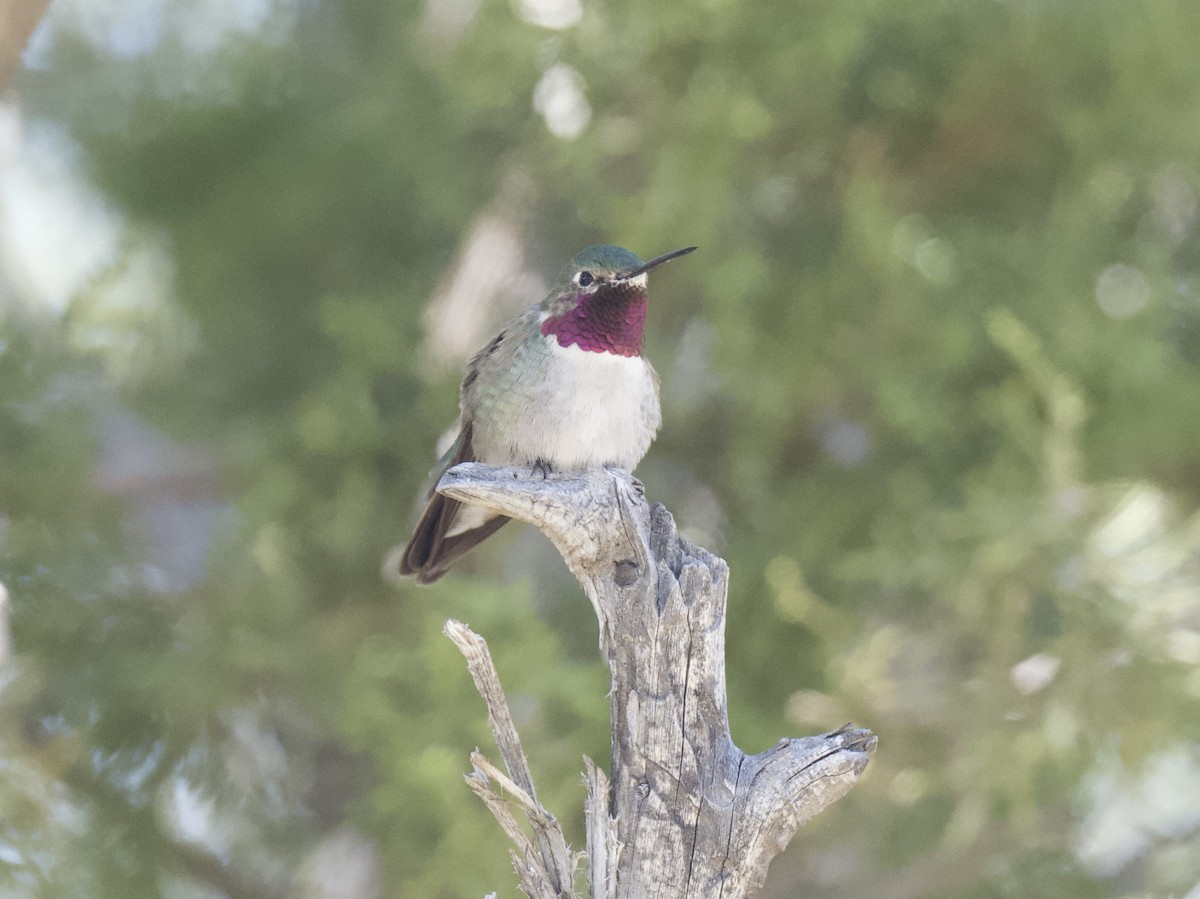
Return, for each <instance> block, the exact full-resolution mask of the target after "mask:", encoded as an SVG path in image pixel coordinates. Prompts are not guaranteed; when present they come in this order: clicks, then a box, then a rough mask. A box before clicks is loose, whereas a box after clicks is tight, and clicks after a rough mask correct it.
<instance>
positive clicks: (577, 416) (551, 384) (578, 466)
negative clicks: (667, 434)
mask: <svg viewBox="0 0 1200 899" xmlns="http://www.w3.org/2000/svg"><path fill="white" fill-rule="evenodd" d="M542 339H543V340H545V341H546V342H547V346H548V352H547V354H546V357H545V358H546V366H547V370H546V372H545V373H544V374H543V375H541V376H539V377H538V378H537V381H536V383H533V384H529V385H523V386H526V390H522V393H524V394H526V395H525V396H523V397H522V400H524V402H522V403H521V405H522V406H523V407H524V411H525V415H523V416H522V417H521V418H522V420H521V421H520V422H518V423H517V425H516V426H515V427H513V428H512V429H511V431H510V433H509V434H508V435H507V436H508V438H509V439H508V440H507V441H506V442H507V443H508V445H509V448H510V450H511V452H512V461H515V462H526V463H530V464H532V463H533V462H534V461H535V460H537V459H543V460H546V461H548V462H550V463H551V464H552V465H553V466H554V467H556V468H560V469H565V470H568V471H570V470H583V469H587V468H595V467H597V466H600V465H617V466H619V467H621V468H626V469H632V468H634V466H636V465H637V463H638V462H640V461H641V459H642V456H644V455H645V454H646V450H647V449H649V447H650V441H651V440H653V439H654V435H655V433H657V431H658V427H659V425H660V424H661V422H662V415H661V412H660V411H659V404H658V389H657V381H656V378H655V375H654V370H653V369H652V368H651V367H650V363H649V362H647V361H646V360H645V359H643V358H642V357H640V356H618V355H616V354H614V353H593V352H588V351H587V350H581V349H580V348H579V347H577V346H568V347H563V346H559V344H558V341H557V340H556V339H555V338H554V337H553V336H547V337H544V338H542Z"/></svg>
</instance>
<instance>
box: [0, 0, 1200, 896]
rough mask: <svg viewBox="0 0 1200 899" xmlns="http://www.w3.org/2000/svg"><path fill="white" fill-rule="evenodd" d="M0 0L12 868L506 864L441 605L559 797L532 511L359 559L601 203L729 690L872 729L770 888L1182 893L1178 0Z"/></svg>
mask: <svg viewBox="0 0 1200 899" xmlns="http://www.w3.org/2000/svg"><path fill="white" fill-rule="evenodd" d="M0 5H2V6H3V9H2V10H0V31H4V32H5V33H4V34H3V35H2V36H0V37H2V39H0V53H2V54H3V59H0V63H2V64H0V76H3V77H4V78H5V79H6V82H7V89H6V92H5V93H4V94H3V102H2V105H0V583H2V584H3V589H2V590H0V606H2V607H3V611H4V629H3V630H0V638H2V639H0V649H2V651H3V655H4V662H3V664H4V666H5V667H4V673H3V675H2V680H0V684H2V689H0V896H3V897H68V896H69V897H141V896H167V897H172V899H192V897H219V896H226V897H251V896H253V897H262V896H266V897H270V896H280V897H283V896H298V897H312V899H316V897H363V899H373V897H384V896H388V897H393V896H406V897H422V899H424V897H439V899H440V897H460V896H462V897H471V896H476V897H477V896H482V895H483V894H484V893H485V892H488V891H490V890H498V891H499V894H500V895H501V896H514V895H516V888H515V885H514V884H515V879H514V877H513V874H512V872H511V870H510V868H509V862H508V859H507V848H508V847H507V845H506V842H505V839H504V837H503V835H502V834H501V832H500V830H499V828H498V827H497V826H496V825H495V823H494V822H493V821H492V820H491V818H490V817H489V815H488V814H487V812H486V811H485V810H484V808H483V807H482V806H481V804H480V803H479V802H478V801H477V800H476V799H475V798H474V797H473V796H472V795H471V794H470V793H469V791H468V790H467V788H466V787H465V786H464V785H463V783H462V782H461V775H462V773H463V772H464V771H465V770H466V769H467V768H468V767H469V766H468V762H467V754H468V753H469V751H470V750H472V749H473V748H475V747H476V746H480V747H482V748H483V749H484V750H485V751H489V750H490V748H491V738H490V734H489V732H488V729H487V725H486V721H485V714H484V708H483V705H482V702H481V701H480V700H479V698H478V697H477V696H476V694H475V693H474V690H473V689H472V687H471V684H470V680H469V678H468V676H467V674H466V671H465V670H464V666H463V664H462V660H461V658H460V657H459V656H458V655H457V653H456V651H455V650H454V649H453V647H452V646H451V645H450V644H449V643H448V642H447V641H446V640H445V639H444V638H443V637H442V636H441V635H440V628H441V625H442V622H443V621H444V619H445V618H446V617H448V616H455V617H458V618H461V619H464V620H466V621H468V622H470V623H471V624H472V625H473V626H474V627H475V628H476V629H478V630H479V631H480V632H482V633H483V634H484V635H485V636H486V637H487V638H488V639H489V641H490V643H491V646H492V649H493V652H494V653H495V655H496V657H497V662H498V665H499V668H500V672H501V676H502V678H503V679H504V681H505V685H506V687H507V689H508V691H509V693H510V699H511V700H512V702H513V705H514V710H515V713H516V715H517V717H518V722H519V725H520V728H521V730H522V733H523V736H524V738H525V740H526V742H527V745H528V748H529V752H530V755H531V759H532V764H533V768H534V772H535V776H536V778H537V780H538V783H539V789H540V791H541V793H542V798H543V800H544V801H545V803H546V804H547V805H548V806H549V807H550V808H551V809H553V810H554V811H555V812H556V813H557V814H558V815H559V817H560V818H561V819H562V820H563V821H564V822H565V823H566V824H567V827H568V833H569V835H570V837H571V838H572V841H573V843H574V844H575V845H576V846H579V845H582V837H583V835H582V824H581V807H582V800H583V788H582V786H581V784H580V771H581V769H582V762H581V756H582V755H583V754H584V753H587V754H590V755H592V756H593V757H595V758H597V759H598V760H601V761H602V762H605V763H606V762H607V758H608V720H607V716H608V703H607V700H606V698H605V692H606V690H607V679H606V672H605V671H604V669H603V667H602V665H601V663H600V659H599V656H598V653H597V651H596V631H595V621H594V619H593V617H592V613H591V611H590V609H589V607H588V605H587V603H586V602H585V600H584V598H583V596H582V594H581V592H580V590H579V589H578V587H577V585H576V584H575V583H574V582H573V581H572V580H571V578H570V577H569V575H568V574H567V572H566V570H565V568H564V566H563V565H562V563H561V560H559V559H558V557H557V556H556V555H555V553H554V551H553V549H552V548H551V547H550V546H549V544H548V543H546V542H545V541H544V540H543V539H542V538H541V537H540V536H539V535H537V534H536V533H533V532H531V531H530V530H529V529H528V528H520V527H516V526H513V527H510V528H507V529H506V530H505V531H504V532H502V534H501V535H500V536H498V537H496V538H494V539H493V540H492V541H490V542H489V543H488V544H487V545H486V547H484V548H481V550H480V551H478V552H476V553H474V554H473V555H472V556H471V557H470V559H469V561H464V563H463V564H462V565H460V566H459V567H458V568H457V569H456V570H455V571H454V572H453V573H452V574H451V575H450V576H448V577H446V578H445V579H444V580H443V581H442V582H440V583H439V584H437V585H436V586H435V587H431V588H424V589H418V588H416V587H414V586H413V585H411V584H408V583H402V584H394V583H388V582H387V581H386V580H385V579H384V578H382V577H381V575H380V562H381V560H382V559H383V558H384V556H385V554H386V552H387V551H388V549H389V548H390V547H391V546H393V545H394V544H395V543H397V542H401V541H403V540H404V539H405V538H406V536H407V531H408V528H409V527H410V525H411V523H412V521H413V518H414V515H415V512H416V508H417V497H418V495H419V493H420V491H421V489H422V486H423V483H424V481H425V478H426V475H427V473H428V470H429V467H430V466H431V464H432V462H433V459H434V458H435V449H434V447H435V444H436V443H437V441H438V439H439V437H440V436H441V435H442V434H443V432H444V431H445V429H446V428H447V427H449V426H450V424H451V422H452V420H453V417H454V414H455V412H456V400H457V395H456V386H457V382H458V378H459V376H460V374H461V367H462V364H463V362H464V360H465V359H466V357H467V356H468V355H469V354H470V353H471V352H473V351H474V350H475V349H477V348H478V347H479V346H480V345H481V344H482V343H483V342H485V341H486V339H487V337H488V336H489V333H490V332H491V330H492V329H493V328H494V327H495V326H496V325H497V324H498V323H499V322H501V321H503V320H504V319H505V318H507V317H508V316H510V315H511V314H513V313H514V312H515V311H517V310H519V309H521V308H523V307H525V306H527V305H529V304H531V303H532V302H534V301H536V300H537V299H539V298H540V297H541V295H542V292H543V290H544V289H545V285H546V283H547V280H548V279H549V278H551V277H553V276H554V275H555V274H556V273H557V271H558V270H559V268H560V267H561V266H562V265H563V263H564V262H565V260H566V259H567V258H568V257H569V256H570V255H571V254H572V253H574V252H575V251H576V250H577V249H579V248H580V247H581V246H583V245H585V244H588V243H593V242H612V243H618V244H621V245H625V246H628V247H630V248H632V249H634V250H635V251H636V252H638V253H639V254H641V255H643V256H649V255H650V254H655V253H660V252H664V251H666V250H670V249H673V248H675V247H677V246H683V245H687V244H698V245H699V246H700V247H701V250H700V251H699V252H697V253H695V254H694V255H692V256H690V257H688V258H687V259H686V260H684V261H681V262H678V263H675V264H673V265H671V266H669V267H667V268H664V269H662V270H661V271H660V272H657V273H656V274H655V277H654V285H653V290H652V309H651V314H650V320H649V326H648V327H649V333H648V355H649V356H650V357H651V359H653V360H654V362H655V363H656V365H657V367H658V370H659V372H660V374H661V376H662V381H663V404H664V417H665V425H664V427H663V430H662V432H661V434H660V436H659V439H658V441H657V442H656V444H655V445H654V447H653V448H652V450H651V452H650V455H649V456H648V458H647V459H646V461H645V462H644V463H643V465H642V466H641V468H640V469H639V475H640V476H641V477H642V479H643V480H644V482H645V483H646V486H647V490H648V493H649V495H650V497H651V498H652V499H655V500H659V501H662V502H665V503H666V504H667V505H668V506H669V507H670V508H671V509H672V510H673V512H674V513H675V515H676V516H677V518H678V520H679V522H680V525H681V527H682V528H683V530H684V532H685V533H686V534H687V535H689V536H690V537H692V538H693V539H695V540H696V541H698V542H700V543H701V544H703V545H705V546H707V547H709V548H710V549H712V550H714V551H715V552H717V553H719V554H721V555H722V556H724V557H725V558H726V559H727V560H728V562H729V564H730V567H731V569H732V586H731V592H730V602H729V658H728V677H729V690H730V702H731V714H732V719H733V720H732V724H733V731H734V738H735V740H736V741H737V742H738V743H739V745H741V746H742V747H744V748H746V749H747V750H749V751H752V752H753V751H759V750H762V749H764V748H766V747H767V746H769V745H770V744H772V743H773V742H774V741H775V740H776V739H778V738H779V737H780V736H783V735H799V734H806V733H815V732H819V731H823V730H828V729H831V728H833V727H836V726H838V725H840V724H842V723H843V722H845V721H854V722H855V723H856V724H859V725H862V726H866V727H870V728H872V729H874V730H875V731H876V732H878V734H879V735H880V746H879V751H878V754H877V756H876V758H875V760H874V761H873V763H872V765H871V767H870V769H869V771H868V773H867V775H866V776H865V778H864V779H863V780H862V781H861V782H860V783H859V784H858V786H857V787H855V789H854V790H853V791H852V792H851V793H850V795H849V796H848V797H847V798H846V799H844V800H843V801H841V802H840V803H838V804H837V805H836V806H834V807H833V808H831V809H830V810H829V811H827V812H826V813H825V814H824V815H822V816H821V817H819V818H818V819H816V820H815V821H814V822H812V823H811V824H810V825H808V826H807V827H806V828H804V829H803V830H802V831H801V832H800V833H799V835H798V836H797V838H796V839H795V841H794V842H793V844H792V846H791V847H790V848H789V849H788V851H787V852H786V853H785V854H784V855H782V856H780V857H779V858H778V859H777V860H776V861H775V863H774V864H773V866H772V868H771V873H770V879H769V882H768V885H767V888H766V890H765V892H764V895H766V896H771V897H791V896H805V897H830V899H832V897H852V896H884V897H978V899H993V897H995V899H1000V897H1021V899H1025V897H1056V899H1058V897H1108V896H1114V897H1180V899H1184V897H1188V899H1197V897H1200V742H1198V741H1200V513H1198V511H1197V510H1198V507H1200V242H1198V240H1200V217H1198V197H1200V165H1198V161H1200V160H1198V154H1200V43H1198V39H1197V35H1200V5H1198V4H1196V3H1189V2H1172V0H1155V2H1146V3H1139V2H1132V0H1094V2H1092V0H1089V2H1059V3H1047V2H1039V0H1005V2H1000V0H967V2H957V3H951V2H912V0H892V2H887V3H881V2H871V0H847V2H843V3H838V4H828V3H814V2H806V0H798V2H783V0H775V2H759V3H746V2H736V0H702V2H695V3H682V2H663V3H653V4H650V3H640V2H635V0H511V2H501V0H390V2H379V0H343V2H337V3H335V2H331V0H243V2H237V3H235V2H223V0H134V2H117V0H55V2H53V3H50V4H49V6H48V8H47V7H46V3H45V2H44V0H7V2H6V3H4V4H0ZM39 20H40V21H39ZM35 26H36V30H32V37H31V39H30V40H29V41H28V44H27V45H25V33H26V30H28V29H34V27H35ZM22 46H24V50H23V51H22V49H21V47H22ZM10 76H11V78H10Z"/></svg>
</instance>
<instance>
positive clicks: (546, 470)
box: [529, 459, 554, 481]
mask: <svg viewBox="0 0 1200 899" xmlns="http://www.w3.org/2000/svg"><path fill="white" fill-rule="evenodd" d="M553 471H554V468H553V467H552V466H551V465H550V463H549V462H547V461H546V460H545V459H535V460H534V462H533V468H532V469H530V472H529V473H530V474H538V473H540V474H541V476H542V480H543V481H544V480H546V477H547V475H549V474H550V473H551V472H553Z"/></svg>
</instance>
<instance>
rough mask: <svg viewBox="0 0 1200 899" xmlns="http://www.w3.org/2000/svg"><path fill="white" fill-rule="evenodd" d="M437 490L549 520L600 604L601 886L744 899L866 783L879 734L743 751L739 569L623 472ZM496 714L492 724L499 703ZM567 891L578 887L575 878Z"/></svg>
mask: <svg viewBox="0 0 1200 899" xmlns="http://www.w3.org/2000/svg"><path fill="white" fill-rule="evenodd" d="M438 490H440V491H441V492H442V493H444V494H446V495H447V496H449V497H452V498H454V499H458V500H462V501H464V502H469V503H472V504H475V505H479V506H484V507H487V508H489V509H492V510H494V511H496V512H500V513H502V514H504V515H508V516H510V517H512V518H518V519H521V520H522V521H527V522H529V523H531V524H533V525H535V526H536V527H538V528H539V529H540V530H541V531H542V532H543V533H545V534H546V535H547V536H548V537H549V538H550V539H551V540H552V541H553V542H554V544H555V546H556V547H557V548H558V550H559V552H560V553H561V554H562V556H563V558H564V560H565V561H566V563H567V565H568V567H569V568H570V569H571V572H572V573H573V574H574V575H575V577H576V578H577V579H578V580H579V582H580V584H581V585H582V586H583V589H584V592H585V593H586V594H587V596H588V599H589V600H590V601H591V603H592V607H593V608H594V609H595V611H596V617H597V619H598V621H599V626H600V648H601V651H602V653H603V655H604V657H605V660H606V662H607V663H608V666H609V670H610V672H611V675H612V693H611V702H612V755H613V760H612V772H613V773H612V782H611V790H610V792H611V796H610V804H609V810H608V811H607V812H606V811H605V810H604V809H603V808H602V807H601V803H600V800H599V799H596V800H595V801H593V802H589V807H588V810H587V816H588V850H589V852H588V855H589V879H588V888H589V894H590V895H591V896H592V897H593V899H598V897H608V896H613V897H629V899H634V897H636V899H642V897H656V899H675V897H710V896H711V897H725V899H732V897H741V896H749V895H751V894H753V893H754V892H755V891H757V889H758V888H759V887H760V886H761V885H762V883H763V881H764V879H765V878H766V874H767V866H768V864H769V863H770V861H771V859H772V858H773V857H774V856H775V855H776V854H777V853H779V852H780V851H781V850H782V849H783V848H784V847H785V846H786V845H787V844H788V842H789V841H790V840H791V838H792V836H793V834H795V832H796V830H797V829H798V828H799V827H800V826H801V825H802V824H804V823H805V822H806V821H808V820H809V819H810V818H812V817H813V816H814V815H816V814H817V813H818V812H820V811H821V810H822V809H824V808H826V807H827V806H828V805H830V804H831V803H833V802H835V801H836V800H838V799H840V798H841V797H842V796H844V795H845V794H846V792H847V791H848V790H849V789H850V787H851V786H853V785H854V783H855V781H857V779H858V777H859V776H860V775H861V774H862V772H863V770H864V769H865V768H866V765H867V762H868V760H869V759H870V756H871V754H872V753H873V752H874V750H875V744H876V738H875V736H874V735H873V734H871V733H870V732H869V731H866V730H859V729H855V728H851V727H849V726H845V727H841V728H839V729H837V730H835V731H832V732H830V733H827V734H822V735H820V736H815V737H803V738H799V739H783V740H780V741H779V743H777V744H776V745H775V746H773V747H772V748H771V749H768V750H767V751H765V752H761V753H758V754H757V755H747V754H746V753H744V752H742V750H740V749H738V747H737V746H735V745H734V743H733V740H732V739H731V737H730V733H729V714H728V707H727V704H726V695H725V607H726V592H727V588H728V580H729V570H728V567H727V566H726V564H725V562H724V561H723V560H721V559H719V558H717V557H716V556H714V555H712V554H711V553H709V552H707V551H706V550H704V549H701V548H700V547H697V546H695V545H693V544H692V543H691V542H689V541H688V540H685V539H683V538H681V537H680V536H679V535H678V533H677V532H676V529H675V523H674V520H673V519H672V517H671V515H670V513H669V512H667V510H666V509H665V508H663V507H662V506H661V505H654V506H650V505H648V504H647V503H646V501H645V498H644V496H643V493H642V489H641V484H640V483H638V482H637V481H636V480H635V479H634V478H632V477H631V476H630V475H628V474H627V473H625V472H623V471H618V470H607V469H601V470H597V471H592V472H587V473H583V474H569V475H551V476H550V477H548V478H542V477H541V476H540V475H531V474H530V472H528V471H527V470H524V469H512V468H492V467H489V466H485V465H481V464H477V463H466V464H462V465H458V466H456V467H454V468H452V469H451V470H450V471H448V472H446V474H445V475H444V476H443V477H442V480H441V482H440V483H439V484H438ZM456 642H457V641H456ZM497 689H498V686H497ZM481 692H483V689H482V688H481ZM485 698H486V697H485ZM500 699H501V702H502V700H503V697H502V694H501V698H500ZM489 710H490V711H491V713H492V718H493V722H495V720H496V718H497V712H496V710H495V708H494V707H493V703H492V701H491V700H489ZM498 733H499V732H498ZM498 738H499V736H498ZM506 739H507V737H506ZM477 767H478V766H477ZM511 770H512V769H511V767H510V771H511ZM588 785H589V793H590V794H597V795H598V794H599V793H600V792H602V791H603V790H604V788H605V783H604V780H603V775H602V774H600V773H599V772H595V771H593V770H590V766H589V776H588ZM528 792H529V793H530V794H531V793H532V789H531V785H530V789H529V790H528ZM600 798H602V797H600ZM544 852H545V850H544V849H543V850H542V851H541V852H539V853H538V854H544ZM559 889H560V890H562V893H561V895H574V893H573V892H571V890H572V889H573V888H572V887H570V886H569V885H567V884H562V883H561V882H560V883H559Z"/></svg>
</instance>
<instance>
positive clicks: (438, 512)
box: [400, 493, 509, 584]
mask: <svg viewBox="0 0 1200 899" xmlns="http://www.w3.org/2000/svg"><path fill="white" fill-rule="evenodd" d="M461 506H462V503H460V502H459V501H458V500H454V499H447V498H446V497H444V496H442V495H441V494H440V493H435V494H434V495H433V496H432V497H431V498H430V500H429V504H428V505H426V506H425V511H424V512H422V513H421V520H420V521H418V522H417V527H416V530H414V531H413V535H412V538H411V539H410V540H409V541H408V546H406V547H404V554H403V555H402V556H401V557H400V573H401V574H403V575H409V574H415V575H416V576H417V583H418V584H432V583H433V582H434V581H436V580H437V579H438V578H440V577H441V576H442V575H443V574H445V573H446V572H447V571H449V570H450V566H451V565H453V564H454V562H455V561H456V560H457V559H458V557H459V556H461V555H462V554H463V553H465V552H466V551H467V550H469V549H471V548H472V547H474V546H475V545H477V544H479V543H481V542H483V541H484V540H486V539H487V538H488V537H490V536H491V535H492V534H494V533H496V531H498V530H499V529H500V528H501V527H502V526H503V525H504V524H505V523H506V522H508V521H509V519H508V518H506V517H505V516H503V515H497V516H496V517H495V518H489V519H488V520H487V521H485V522H484V523H483V524H482V525H480V526H479V527H477V528H475V529H474V530H470V531H464V532H463V533H461V534H455V535H454V536H453V537H447V536H446V532H447V531H448V530H450V527H451V525H452V524H453V523H454V519H455V518H456V517H457V512H458V510H459V508H460V507H461Z"/></svg>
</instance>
